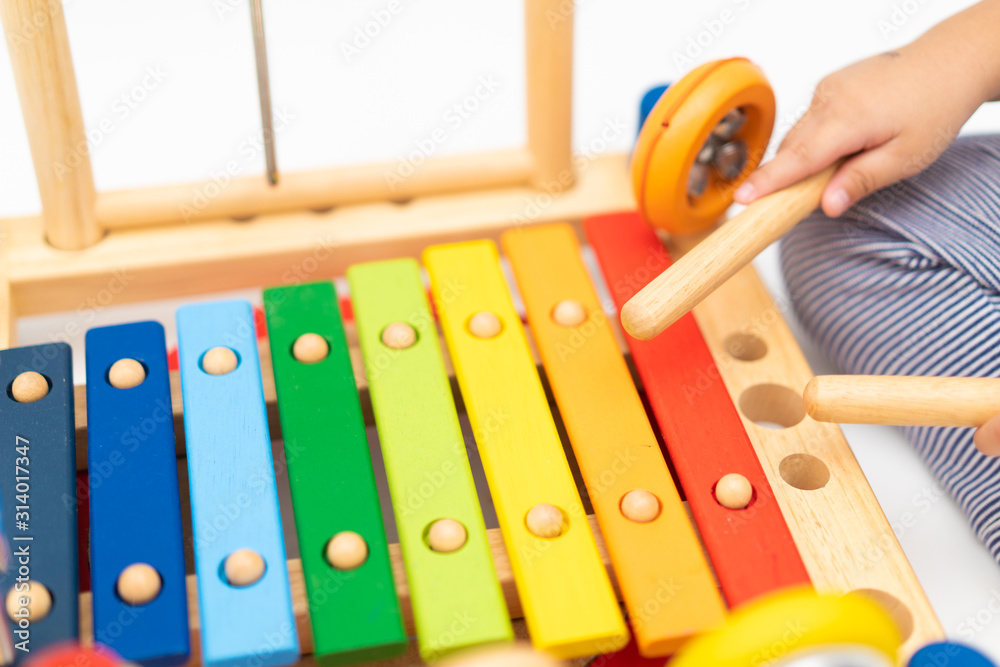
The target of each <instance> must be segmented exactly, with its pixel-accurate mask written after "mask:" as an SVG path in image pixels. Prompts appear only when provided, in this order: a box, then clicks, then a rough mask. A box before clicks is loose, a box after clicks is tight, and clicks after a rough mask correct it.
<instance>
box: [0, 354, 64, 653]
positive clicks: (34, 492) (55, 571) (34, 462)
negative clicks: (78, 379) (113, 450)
mask: <svg viewBox="0 0 1000 667" xmlns="http://www.w3.org/2000/svg"><path fill="white" fill-rule="evenodd" d="M72 369H73V361H72V352H71V350H70V348H69V346H68V345H66V344H65V343H50V344H46V345H35V346H32V347H20V348H13V349H10V350H0V383H2V385H3V388H4V395H3V396H0V494H2V505H3V526H4V528H5V529H6V530H7V532H8V534H7V536H6V537H7V538H8V539H9V542H8V544H9V549H10V553H11V562H10V569H9V570H8V571H7V572H3V573H0V592H2V594H3V600H4V601H6V599H7V595H8V593H9V592H10V589H11V587H13V586H24V585H25V584H24V583H23V582H24V580H25V579H30V580H31V581H37V582H39V583H41V584H43V585H44V586H45V587H46V588H47V589H48V590H49V592H50V593H51V595H52V609H51V611H50V612H49V614H48V616H46V617H45V618H43V619H41V620H39V621H35V622H26V621H25V622H22V623H15V622H13V621H11V620H10V619H9V617H8V622H9V626H10V629H11V632H12V633H13V638H14V642H15V649H16V650H15V662H20V661H22V660H24V659H25V658H27V657H30V656H31V655H33V654H34V653H35V652H37V651H38V650H39V649H42V648H44V647H46V646H48V645H50V644H53V643H56V642H62V641H66V640H72V639H76V638H77V633H78V631H79V624H80V620H79V615H78V599H79V598H78V590H79V586H78V579H77V539H76V431H75V429H76V423H75V420H74V416H73V370H72ZM25 371H35V372H36V373H41V374H42V375H43V376H45V379H46V380H48V383H49V393H48V394H47V395H46V396H45V397H44V398H42V399H41V400H39V401H36V402H34V403H18V402H17V401H15V400H14V398H13V396H12V394H11V385H12V383H13V382H14V379H15V378H16V377H17V376H18V375H20V374H21V373H22V372H25ZM19 590H20V589H19ZM2 613H3V614H4V616H5V617H6V616H7V614H6V610H4V611H3V612H2Z"/></svg>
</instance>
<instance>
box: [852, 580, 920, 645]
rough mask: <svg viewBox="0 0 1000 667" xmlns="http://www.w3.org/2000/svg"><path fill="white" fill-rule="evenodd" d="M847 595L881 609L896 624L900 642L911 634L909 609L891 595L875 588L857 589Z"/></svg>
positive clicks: (911, 617)
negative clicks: (867, 600)
mask: <svg viewBox="0 0 1000 667" xmlns="http://www.w3.org/2000/svg"><path fill="white" fill-rule="evenodd" d="M848 595H860V596H861V597H865V598H868V599H869V600H871V601H872V602H874V603H875V604H877V605H878V606H879V607H881V608H882V609H883V611H885V613H887V614H889V618H891V619H892V622H893V623H895V624H896V629H897V630H899V636H900V639H901V641H904V642H905V641H906V640H907V639H909V638H910V635H912V634H913V614H912V613H911V612H910V609H909V607H907V606H906V604H905V603H903V601H902V600H900V599H899V598H897V597H896V596H895V595H893V594H892V593H887V592H885V591H880V590H878V589H877V588H859V589H857V590H853V591H851V592H850V593H848Z"/></svg>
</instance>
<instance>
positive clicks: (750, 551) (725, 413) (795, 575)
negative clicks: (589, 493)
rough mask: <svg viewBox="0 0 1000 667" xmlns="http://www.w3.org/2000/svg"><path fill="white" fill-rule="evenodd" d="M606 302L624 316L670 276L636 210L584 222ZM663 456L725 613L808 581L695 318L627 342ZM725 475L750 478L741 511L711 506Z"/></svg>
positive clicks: (666, 260) (661, 252)
mask: <svg viewBox="0 0 1000 667" xmlns="http://www.w3.org/2000/svg"><path fill="white" fill-rule="evenodd" d="M584 227H585V229H586V233H587V238H588V239H589V240H590V244H591V245H592V246H593V248H594V251H595V252H596V253H597V258H598V261H599V262H600V264H601V268H602V271H603V272H604V277H605V278H606V279H607V283H608V286H609V287H610V290H611V296H612V298H614V300H615V303H616V305H617V307H618V309H619V310H620V309H621V307H622V305H624V303H625V302H626V301H628V299H629V298H631V297H632V295H633V294H635V293H636V292H638V291H639V290H640V289H642V288H643V287H644V286H645V285H646V284H647V283H648V282H649V281H650V280H652V279H653V278H654V277H655V276H657V275H658V274H659V273H661V272H663V271H664V270H666V269H667V268H668V267H669V266H670V264H671V260H670V255H669V253H668V252H667V251H666V249H665V248H664V247H663V244H662V243H661V242H660V240H659V239H658V238H657V236H656V234H655V233H654V232H653V230H652V229H650V227H649V226H648V225H646V223H645V222H644V221H643V220H642V218H641V217H640V216H639V215H638V214H637V213H619V214H613V215H605V216H599V217H594V218H590V219H588V220H586V221H585V223H584ZM625 338H626V340H627V342H628V346H629V349H630V350H631V351H632V359H633V361H634V362H635V365H636V368H637V369H638V371H639V377H640V378H641V380H642V384H643V387H645V389H646V394H647V397H648V399H649V402H650V405H651V407H652V409H653V414H654V416H655V417H656V422H657V423H658V424H659V427H660V431H661V432H662V433H663V437H664V439H665V441H666V447H667V451H668V452H669V453H670V458H671V460H672V462H673V464H674V468H675V469H676V471H677V475H678V477H679V478H680V482H681V486H682V487H683V488H684V494H685V496H686V497H687V501H688V503H689V505H690V508H691V513H692V515H693V516H694V519H695V523H696V524H697V525H698V530H699V531H700V533H701V537H702V540H703V541H704V543H705V549H706V550H707V552H708V556H709V559H710V560H711V562H712V565H713V566H714V568H715V573H716V576H717V577H718V578H719V584H720V586H721V588H722V594H723V596H724V597H725V598H726V601H727V602H728V603H729V606H730V607H735V606H737V605H740V604H743V603H744V602H747V601H749V600H751V599H753V598H756V597H757V596H759V595H762V594H764V593H768V592H770V591H774V590H776V589H779V588H785V587H787V586H795V585H802V584H809V583H810V581H809V575H808V573H807V572H806V568H805V566H804V565H803V564H802V559H801V558H800V557H799V553H798V551H797V550H796V548H795V543H794V541H793V540H792V535H791V533H790V532H789V530H788V526H787V525H786V524H785V520H784V517H782V515H781V509H780V508H779V507H778V503H777V501H776V500H775V498H774V494H773V492H772V490H771V486H770V484H768V481H767V477H766V476H765V475H764V470H763V468H762V467H761V465H760V462H759V461H758V460H757V454H756V452H755V451H754V448H753V444H752V443H751V441H750V437H749V436H748V435H747V432H746V430H745V429H744V427H743V421H742V419H741V418H740V415H739V413H738V412H737V411H736V407H735V406H734V405H733V402H732V399H731V398H730V396H729V391H728V390H727V389H726V385H725V383H724V382H723V381H722V376H721V375H720V374H719V369H718V368H717V367H716V365H715V360H714V359H713V358H712V353H711V352H710V351H709V349H708V345H707V344H706V343H705V340H704V338H703V337H702V335H701V330H700V329H699V328H698V324H697V323H696V322H695V319H694V316H693V315H691V314H690V313H688V314H687V315H685V316H684V317H682V318H681V319H680V320H678V321H677V323H675V324H674V325H673V326H671V327H670V328H669V329H667V330H666V331H664V332H663V333H662V334H660V335H659V336H657V337H656V338H654V339H653V340H649V341H641V340H637V339H635V338H632V337H631V336H629V335H627V334H626V336H625ZM727 473H739V474H741V475H743V476H744V477H746V478H747V480H749V481H750V484H752V485H753V488H754V498H753V499H752V500H751V501H750V505H749V506H748V507H747V508H746V509H743V510H730V509H726V508H725V507H723V506H722V505H720V504H719V503H718V502H716V500H715V494H714V487H715V483H716V482H717V481H718V480H719V478H721V477H722V476H723V475H725V474H727Z"/></svg>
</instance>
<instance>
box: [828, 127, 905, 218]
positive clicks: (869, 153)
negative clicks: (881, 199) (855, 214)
mask: <svg viewBox="0 0 1000 667" xmlns="http://www.w3.org/2000/svg"><path fill="white" fill-rule="evenodd" d="M899 169H900V167H899V158H898V157H897V156H896V155H895V152H894V151H893V150H892V146H891V143H890V144H883V145H882V146H879V147H878V148H873V149H870V150H866V151H864V152H862V153H859V154H858V155H856V156H854V157H852V158H851V159H849V160H847V162H845V163H844V164H843V166H842V167H841V168H840V169H838V170H837V173H835V174H834V175H833V178H831V179H830V182H829V183H828V184H827V186H826V189H825V190H824V191H823V198H822V199H821V200H820V205H821V206H822V208H823V212H824V213H826V214H827V215H828V216H830V217H831V218H836V217H839V216H840V215H841V214H842V213H843V212H844V211H846V210H847V209H849V208H850V207H851V206H853V205H854V204H855V203H856V202H857V201H858V200H859V199H862V198H864V197H867V196H868V195H870V194H871V193H873V192H875V191H876V190H878V189H879V188H883V187H885V186H887V185H890V184H891V183H894V182H895V181H896V180H897V179H898V178H899Z"/></svg>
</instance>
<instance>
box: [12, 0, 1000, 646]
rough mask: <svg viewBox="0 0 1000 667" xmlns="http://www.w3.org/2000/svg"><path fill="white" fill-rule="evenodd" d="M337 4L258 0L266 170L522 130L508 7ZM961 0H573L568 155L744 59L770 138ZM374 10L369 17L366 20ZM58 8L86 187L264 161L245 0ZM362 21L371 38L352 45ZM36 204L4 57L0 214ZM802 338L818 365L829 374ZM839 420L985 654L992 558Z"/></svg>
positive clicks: (456, 147)
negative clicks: (850, 74) (267, 112)
mask: <svg viewBox="0 0 1000 667" xmlns="http://www.w3.org/2000/svg"><path fill="white" fill-rule="evenodd" d="M347 4H348V3H331V2H318V1H316V0H288V1H286V2H283V3H276V2H266V3H265V6H264V15H265V22H266V29H267V38H268V47H269V57H270V69H271V77H272V94H273V100H274V107H275V110H276V112H278V114H279V115H281V116H282V117H285V118H288V120H287V121H282V122H279V134H278V164H279V168H280V169H283V170H287V171H291V170H297V169H305V168H313V167H320V166H324V165H334V164H351V163H357V162H363V161H376V160H377V161H396V160H399V159H401V158H402V157H403V156H405V155H406V154H407V153H409V152H410V151H411V150H413V148H414V146H415V142H417V141H419V140H421V139H426V138H427V137H430V136H431V134H432V132H433V131H434V130H435V128H438V127H444V128H445V129H446V132H445V139H444V141H442V142H440V143H439V144H437V145H436V146H435V147H434V152H435V153H438V154H446V153H454V152H464V151H470V150H482V149H487V148H499V147H509V146H514V145H518V144H521V143H523V140H524V134H525V121H524V93H523V80H524V76H523V67H524V59H523V38H522V34H521V21H522V18H523V17H522V13H521V9H520V3H519V2H515V1H513V0H506V1H505V2H492V3H483V2H459V1H458V0H420V1H415V2H404V3H402V4H401V5H399V6H398V7H397V9H398V11H396V12H395V13H391V12H390V11H389V8H390V6H395V5H390V2H389V1H388V0H381V1H374V2H353V3H350V6H349V7H347V6H343V5H347ZM968 4H971V3H969V2H965V1H962V2H945V1H944V0H923V1H918V0H907V1H906V2H903V1H902V0H897V1H895V2H889V1H887V0H842V1H841V2H838V3H828V2H824V3H818V2H802V1H801V0H799V1H798V2H794V1H793V0H770V1H768V2H765V1H764V0H713V1H710V2H698V3H694V2H663V1H661V2H653V1H652V0H642V1H640V0H618V1H616V2H611V1H608V0H605V1H604V2H601V1H599V0H589V1H583V0H581V2H579V3H578V7H577V8H576V10H575V20H576V46H575V51H576V70H575V76H574V95H575V98H574V114H575V115H574V126H573V136H574V143H575V145H576V146H577V147H578V149H581V150H582V149H584V148H585V147H587V146H588V145H590V142H591V140H592V139H594V138H595V137H597V136H599V135H600V134H601V131H602V129H604V127H605V126H606V125H607V124H608V123H615V124H618V123H624V124H625V127H626V130H625V131H624V132H621V133H620V134H619V135H618V137H617V139H616V140H615V141H614V142H613V144H614V145H612V146H611V147H610V149H611V150H619V151H625V150H628V149H629V147H630V143H631V141H632V139H633V137H634V135H635V130H636V122H637V121H636V113H637V111H636V110H637V103H638V100H639V98H640V96H641V95H642V93H643V91H645V89H646V88H648V87H649V86H651V85H654V84H656V83H660V82H666V81H672V80H676V79H677V78H678V77H679V76H680V75H681V74H683V72H684V71H686V70H687V69H689V68H690V67H692V66H693V65H695V64H698V63H701V62H704V61H706V60H711V59H715V58H722V57H727V56H733V55H744V56H748V57H750V58H751V59H752V60H754V61H756V62H757V63H759V64H760V65H761V66H762V67H763V69H764V71H765V72H766V74H767V75H768V77H769V78H770V80H771V82H772V84H773V86H774V88H775V92H776V95H777V99H778V122H777V127H776V130H775V141H774V142H773V143H772V145H774V144H775V143H776V141H777V140H778V139H780V137H781V136H782V135H783V134H784V133H785V132H786V131H787V129H788V128H789V127H790V126H791V124H792V123H793V122H794V120H795V118H797V117H798V115H799V114H801V112H802V111H803V110H804V108H805V105H806V104H807V103H808V101H809V98H810V95H811V91H812V88H813V86H814V85H815V83H816V81H817V80H818V79H819V78H821V77H822V76H823V75H824V74H825V73H827V72H829V71H832V70H834V69H836V68H838V67H840V66H843V65H845V64H848V63H849V62H852V61H854V60H857V59H859V58H861V57H864V56H866V55H871V54H874V53H878V52H880V51H884V50H887V49H889V48H892V47H894V46H898V45H900V44H903V43H905V42H907V41H909V40H911V39H913V38H915V37H917V36H918V35H919V34H920V33H921V32H922V31H924V30H925V29H927V28H928V27H929V26H931V25H933V24H934V23H935V22H937V21H939V20H941V19H942V18H944V17H945V16H947V15H949V14H951V13H953V12H955V11H958V10H959V9H961V8H962V7H964V6H966V5H968ZM373 12H376V13H379V12H381V15H382V17H383V22H384V23H385V25H384V26H378V27H377V29H376V28H375V27H374V26H375V25H377V24H374V23H371V22H372V21H373ZM66 13H67V20H68V23H69V31H70V39H71V43H72V49H73V56H74V61H75V64H76V73H77V79H78V83H79V87H80V94H81V99H82V104H83V112H84V117H85V120H86V123H87V126H88V128H89V129H90V131H91V134H90V141H91V153H92V160H93V164H94V172H95V178H96V181H97V186H98V188H100V189H117V188H126V187H134V186H142V185H149V184H162V183H167V182H177V181H192V180H202V179H205V178H206V177H209V176H210V175H211V174H212V172H213V171H218V170H219V169H221V168H222V167H223V166H224V165H225V164H226V163H227V162H228V161H230V160H234V159H235V160H237V161H238V163H239V164H240V170H241V173H243V174H256V173H261V172H262V171H263V164H264V160H263V154H262V152H261V151H259V150H257V149H256V148H255V147H254V142H253V138H254V137H255V136H256V135H257V134H258V133H259V111H258V107H257V99H256V87H255V83H254V61H253V52H252V41H251V33H250V22H249V11H248V9H247V6H246V1H245V0H199V1H194V0H173V2H169V3H163V2H160V3H136V2H126V1H125V0H92V1H90V2H82V1H81V0H67V2H66ZM386 16H390V17H391V18H390V19H389V20H388V21H386V20H385V17H386ZM723 19H724V20H725V22H723ZM366 24H370V25H369V31H370V32H371V33H372V34H373V36H372V37H370V38H368V40H367V43H366V42H365V41H363V40H360V41H355V40H356V37H357V34H358V32H357V31H358V30H364V29H365V26H366ZM151 73H155V76H153V75H152V74H151ZM481 77H487V78H491V79H492V80H493V81H495V82H497V83H498V86H497V88H496V90H495V92H493V93H491V94H489V95H488V96H486V98H485V99H483V100H481V101H479V102H478V108H477V110H476V111H475V112H474V113H471V114H469V117H468V118H463V119H462V122H460V123H455V122H453V121H450V120H449V116H448V115H447V114H448V112H449V109H450V108H451V107H452V106H453V105H454V104H456V103H458V102H461V101H463V100H464V99H466V98H467V97H468V96H469V95H471V94H473V93H474V91H475V89H476V87H477V85H478V82H479V81H480V79H481ZM913 85H915V86H919V85H921V82H920V81H914V82H913ZM997 106H1000V105H997ZM452 118H453V117H452ZM998 128H1000V108H989V107H986V108H984V109H982V110H981V111H980V112H979V113H977V114H976V116H975V117H974V118H973V119H972V121H970V123H969V125H968V126H967V128H966V131H975V132H985V131H996V130H997V129H998ZM38 208H39V203H38V194H37V189H36V187H35V182H34V176H33V171H32V167H31V162H30V156H29V152H28V146H27V139H26V136H25V133H24V130H23V122H22V118H21V114H20V109H19V107H18V104H17V98H16V93H15V89H14V84H13V79H12V75H11V71H10V65H9V61H8V59H7V53H6V51H3V52H0V217H8V216H16V215H28V214H34V213H36V212H37V211H38ZM757 264H758V267H759V269H760V270H761V271H762V273H763V274H764V276H765V278H766V280H767V281H768V284H769V285H770V286H771V288H772V290H782V289H783V286H782V285H781V281H780V276H779V274H778V271H777V264H776V261H775V256H774V253H773V252H768V253H766V254H765V255H764V256H763V257H762V258H760V259H759V260H758V263H757ZM800 340H801V342H802V344H803V347H804V349H805V350H806V352H807V354H808V355H809V357H810V361H811V362H812V363H813V366H814V369H815V370H816V371H817V372H822V371H829V370H832V369H830V368H829V367H828V365H827V363H826V362H825V361H824V360H823V359H822V358H820V357H819V356H818V355H817V354H816V353H815V352H814V350H813V348H812V347H811V345H810V344H809V342H808V341H807V340H805V339H804V337H802V336H800ZM844 430H845V432H846V433H847V437H848V439H849V441H850V442H851V443H852V445H853V447H854V449H855V452H856V454H857V456H858V458H859V459H860V461H861V463H862V465H863V467H864V469H865V471H866V473H867V474H868V476H869V479H870V481H871V483H872V485H873V486H874V488H875V490H876V493H877V494H878V497H879V500H880V501H881V502H882V504H883V507H884V509H885V512H886V515H887V516H888V518H889V520H890V522H891V523H893V525H894V526H896V527H897V534H898V535H899V537H900V540H901V542H902V543H903V546H904V548H905V550H906V552H907V555H908V556H909V558H910V559H911V561H912V563H913V565H914V567H915V568H916V571H917V574H918V576H919V577H920V580H921V581H922V583H923V585H924V587H925V588H926V590H927V593H928V595H929V596H930V598H931V600H932V602H933V604H934V606H935V609H936V610H937V612H938V614H939V616H940V618H941V621H942V623H943V624H944V626H945V628H946V630H947V632H948V633H949V635H951V636H953V637H955V638H957V639H961V640H963V641H967V642H969V643H971V644H973V645H975V646H977V647H979V648H980V649H981V650H983V651H984V652H987V653H988V654H989V655H990V656H991V657H993V658H994V659H995V660H1000V567H998V566H997V565H996V564H995V563H993V562H992V560H991V559H990V558H989V556H988V554H987V553H986V552H985V550H984V549H983V548H982V547H981V546H980V545H979V543H978V542H977V541H976V540H975V538H974V536H973V535H972V534H971V532H970V531H969V530H968V529H967V527H966V524H965V521H964V519H963V517H962V515H961V513H960V512H959V510H958V509H957V508H956V507H955V505H954V504H953V503H952V502H951V501H950V499H948V498H942V499H940V500H938V501H936V502H934V503H932V504H931V506H930V507H929V509H925V508H926V505H924V504H921V502H920V501H919V500H918V497H919V496H920V494H921V493H925V492H928V491H933V489H934V488H935V486H934V481H933V480H932V479H931V478H930V477H929V475H928V474H927V472H926V470H925V469H924V468H923V466H922V464H921V463H920V461H919V460H918V459H917V457H916V456H915V455H914V454H913V453H912V452H911V450H910V448H909V446H908V445H907V443H906V441H905V440H904V439H903V438H902V437H901V435H900V434H899V433H898V432H897V431H896V430H894V429H891V428H880V427H845V429H844ZM976 617H978V621H976V622H975V623H974V624H973V623H970V621H969V619H970V618H973V619H974V618H976Z"/></svg>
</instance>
